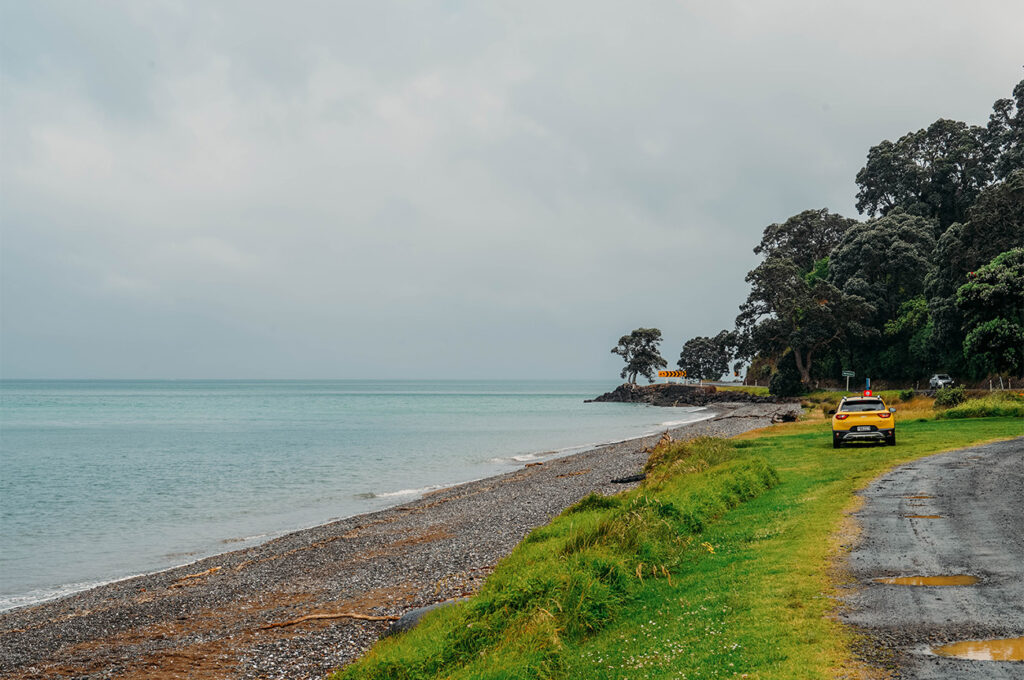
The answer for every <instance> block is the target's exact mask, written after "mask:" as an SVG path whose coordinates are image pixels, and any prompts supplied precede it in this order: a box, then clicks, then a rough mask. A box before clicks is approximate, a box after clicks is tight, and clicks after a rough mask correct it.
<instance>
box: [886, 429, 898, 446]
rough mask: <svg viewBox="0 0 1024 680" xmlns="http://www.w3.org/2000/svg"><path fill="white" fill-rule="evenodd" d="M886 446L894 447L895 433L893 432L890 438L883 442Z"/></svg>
mask: <svg viewBox="0 0 1024 680" xmlns="http://www.w3.org/2000/svg"><path fill="white" fill-rule="evenodd" d="M885 445H886V446H896V433H895V432H893V433H892V436H891V437H889V438H888V439H886V440H885Z"/></svg>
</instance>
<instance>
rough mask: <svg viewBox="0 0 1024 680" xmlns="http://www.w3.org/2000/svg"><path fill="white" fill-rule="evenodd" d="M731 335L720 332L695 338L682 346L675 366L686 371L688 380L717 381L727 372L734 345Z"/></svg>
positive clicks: (726, 332) (727, 332)
mask: <svg viewBox="0 0 1024 680" xmlns="http://www.w3.org/2000/svg"><path fill="white" fill-rule="evenodd" d="M733 335H734V334H733V333H730V332H729V331H721V332H720V333H719V334H718V335H716V336H714V337H707V336H697V337H695V338H691V339H690V340H687V341H686V342H685V343H684V344H683V351H682V352H680V353H679V361H678V362H676V365H677V366H679V368H681V369H683V370H684V371H686V376H687V377H688V378H698V379H700V380H717V379H719V378H721V377H722V374H723V373H726V372H727V371H728V370H729V359H730V358H731V357H732V353H731V351H730V347H731V346H732V345H733V344H734V340H733Z"/></svg>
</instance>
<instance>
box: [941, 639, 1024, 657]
mask: <svg viewBox="0 0 1024 680" xmlns="http://www.w3.org/2000/svg"><path fill="white" fill-rule="evenodd" d="M932 652H934V653H935V654H938V655H939V656H949V657H953V658H956V659H971V660H973V661H1024V637H1018V638H1003V639H997V640H966V641H964V642H954V643H953V644H950V645H942V646H941V647H934V648H933V649H932Z"/></svg>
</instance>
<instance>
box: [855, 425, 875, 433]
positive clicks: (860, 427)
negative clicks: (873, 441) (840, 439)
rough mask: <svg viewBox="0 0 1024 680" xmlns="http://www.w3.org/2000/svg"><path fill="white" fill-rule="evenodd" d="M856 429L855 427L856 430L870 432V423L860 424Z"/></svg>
mask: <svg viewBox="0 0 1024 680" xmlns="http://www.w3.org/2000/svg"><path fill="white" fill-rule="evenodd" d="M856 429H857V432H871V426H870V425H860V426H858V427H857V428H856Z"/></svg>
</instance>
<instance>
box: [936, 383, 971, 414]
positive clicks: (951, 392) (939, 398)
mask: <svg viewBox="0 0 1024 680" xmlns="http://www.w3.org/2000/svg"><path fill="white" fill-rule="evenodd" d="M964 399H966V397H965V396H964V388H963V387H962V386H960V385H957V386H956V387H943V388H942V389H941V390H939V391H938V392H936V393H935V406H936V407H942V408H949V407H951V406H957V405H958V404H962V403H964Z"/></svg>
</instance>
